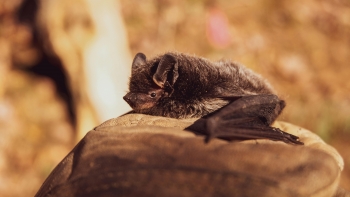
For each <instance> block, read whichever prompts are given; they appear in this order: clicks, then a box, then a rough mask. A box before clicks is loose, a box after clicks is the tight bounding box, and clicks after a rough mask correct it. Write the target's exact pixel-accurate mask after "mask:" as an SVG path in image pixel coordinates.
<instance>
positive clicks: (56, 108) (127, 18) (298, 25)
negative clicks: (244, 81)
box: [0, 0, 350, 197]
mask: <svg viewBox="0 0 350 197" xmlns="http://www.w3.org/2000/svg"><path fill="white" fill-rule="evenodd" d="M349 46H350V1H348V0H333V1H330V0H294V1H287V0H261V1H255V0H236V1H226V0H216V1H214V0H206V1H200V0H144V1H139V0H120V1H117V0H102V1H94V0H75V1H70V0H11V1H10V0H0V196H4V197H10V196H14V197H15V196H16V197H17V196H33V195H34V194H35V193H36V191H37V190H38V189H39V187H40V186H41V184H42V183H43V181H44V180H45V178H46V177H47V176H48V174H49V173H50V172H51V170H52V169H53V168H54V167H55V166H56V165H57V164H58V163H59V162H60V161H61V160H62V159H63V157H64V156H65V155H66V154H67V153H68V152H69V151H70V150H71V149H72V148H73V147H74V145H75V144H76V143H77V142H78V141H79V140H80V139H81V137H82V136H84V135H85V133H86V132H87V131H89V130H91V129H93V128H94V127H95V126H97V125H98V124H100V123H102V122H103V121H105V120H107V119H110V118H113V117H117V116H119V115H121V114H123V113H125V112H127V111H128V110H129V109H130V108H129V107H128V106H127V104H126V103H125V102H124V101H123V100H122V96H123V95H124V94H125V93H126V91H127V82H128V77H129V75H130V69H131V68H130V67H131V62H132V58H133V56H134V54H136V53H137V52H143V53H145V54H146V55H147V56H148V57H149V58H151V57H154V56H155V55H158V54H161V53H164V52H167V51H173V50H176V51H181V52H186V53H190V54H196V55H198V56H203V57H206V58H208V59H211V60H219V59H222V58H223V59H230V60H232V61H237V62H240V63H242V64H244V65H246V66H247V67H249V68H251V69H253V70H254V71H256V72H258V73H260V74H261V75H263V76H264V77H266V78H267V79H268V80H269V81H270V82H271V84H272V85H273V86H274V87H275V89H276V90H277V92H278V94H279V95H280V96H281V97H282V98H283V99H285V100H286V102H287V107H286V108H285V110H284V112H283V114H282V115H281V116H280V118H279V120H282V121H287V122H290V123H293V124H296V125H299V126H301V127H304V128H306V129H309V130H311V131H313V132H315V133H316V134H318V135H319V136H321V137H322V139H323V140H324V141H326V142H327V143H329V144H331V145H332V146H334V147H335V148H336V149H337V150H338V151H339V152H340V154H341V155H342V156H343V158H344V160H345V168H344V171H343V174H342V177H341V183H340V184H341V186H342V187H343V188H345V189H347V190H350V151H349V150H350V145H349V141H350V80H349V77H350V65H349V64H350V63H349V57H350V47H349Z"/></svg>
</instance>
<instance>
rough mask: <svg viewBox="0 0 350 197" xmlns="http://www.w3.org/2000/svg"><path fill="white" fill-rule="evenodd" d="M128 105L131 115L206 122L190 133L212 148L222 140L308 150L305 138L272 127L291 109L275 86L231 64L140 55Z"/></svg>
mask: <svg viewBox="0 0 350 197" xmlns="http://www.w3.org/2000/svg"><path fill="white" fill-rule="evenodd" d="M123 99H124V100H125V101H126V102H127V103H128V104H129V105H130V107H131V108H132V109H133V111H132V112H131V113H142V114H148V115H154V116H164V117H170V118H179V119H182V118H200V119H198V120H197V121H196V122H194V124H193V125H191V126H189V127H188V128H187V129H189V130H192V131H195V132H198V133H201V134H204V135H206V136H207V138H206V141H207V142H209V140H210V139H212V138H214V137H216V138H222V139H226V140H234V139H242V140H244V139H271V140H276V141H283V142H285V143H289V144H303V143H302V142H301V141H300V140H299V137H297V136H294V135H292V134H289V133H286V132H284V131H282V130H280V129H278V128H274V127H271V126H270V125H271V124H272V123H273V122H274V121H275V119H276V118H277V117H278V115H279V114H280V113H281V112H282V110H283V108H284V107H285V105H286V104H285V102H284V101H283V100H281V99H279V98H278V97H277V96H276V95H275V94H274V90H273V88H272V87H271V85H270V84H269V83H268V82H267V81H266V80H265V79H264V78H262V77H261V76H260V75H258V74H256V73H254V72H253V71H252V70H250V69H248V68H246V67H245V66H243V65H240V64H238V63H234V62H231V61H227V60H220V61H216V62H212V61H209V60H207V59H205V58H202V57H197V56H194V55H189V54H184V53H179V52H168V53H165V54H162V55H159V56H157V57H154V58H152V59H149V60H147V58H146V56H145V55H144V54H143V53H138V54H136V56H135V58H134V60H133V62H132V72H131V77H130V82H129V92H128V93H127V94H126V95H125V96H124V97H123Z"/></svg>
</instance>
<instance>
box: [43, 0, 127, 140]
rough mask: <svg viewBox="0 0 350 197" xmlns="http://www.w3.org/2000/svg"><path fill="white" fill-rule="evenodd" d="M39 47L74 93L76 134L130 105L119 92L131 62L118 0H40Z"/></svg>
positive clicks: (124, 84)
mask: <svg viewBox="0 0 350 197" xmlns="http://www.w3.org/2000/svg"><path fill="white" fill-rule="evenodd" d="M37 16H38V17H37V23H38V27H39V34H40V36H42V38H43V39H44V47H45V49H47V50H50V51H52V52H53V53H54V54H55V55H56V56H57V57H58V58H59V59H60V60H61V62H62V64H63V67H64V69H65V70H66V73H67V75H68V80H69V86H70V88H71V91H72V93H73V100H74V106H75V113H76V117H77V132H78V136H77V137H78V138H77V139H80V138H81V137H83V136H84V135H85V133H86V132H87V131H89V130H91V129H92V128H94V127H95V126H96V125H97V124H99V123H100V122H101V121H104V120H106V119H110V118H113V117H116V116H118V115H121V114H123V113H125V112H127V111H128V110H129V107H128V106H127V104H126V103H125V102H124V101H123V100H122V97H123V95H124V93H125V91H126V90H127V81H128V76H129V72H130V68H129V65H131V58H130V52H129V49H128V44H127V36H126V30H125V27H124V24H123V22H122V16H121V13H120V7H119V2H118V1H117V0H103V1H93V0H75V1H70V0H41V1H40V10H39V13H38V15H37Z"/></svg>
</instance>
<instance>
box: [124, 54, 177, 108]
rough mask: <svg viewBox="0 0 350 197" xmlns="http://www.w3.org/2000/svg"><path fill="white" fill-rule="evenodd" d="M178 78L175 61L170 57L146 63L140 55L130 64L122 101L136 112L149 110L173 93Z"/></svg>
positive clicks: (143, 56) (164, 56)
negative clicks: (128, 77) (126, 88)
mask: <svg viewBox="0 0 350 197" xmlns="http://www.w3.org/2000/svg"><path fill="white" fill-rule="evenodd" d="M177 77H178V74H177V61H176V58H175V57H174V56H172V55H163V56H161V57H159V58H155V59H153V60H150V61H147V60H146V56H145V55H144V54H142V53H138V54H136V56H135V58H134V61H133V63H132V74H131V78H130V83H129V92H128V93H127V94H126V95H125V96H124V97H123V99H124V100H125V101H126V102H127V103H128V104H129V105H130V107H131V108H133V109H134V110H136V111H141V110H145V109H149V108H152V107H154V106H155V105H157V103H158V102H159V101H160V100H161V99H162V98H165V97H170V96H171V94H172V93H173V91H174V89H173V85H174V83H175V81H176V79H177Z"/></svg>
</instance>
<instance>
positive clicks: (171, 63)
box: [153, 54, 179, 88]
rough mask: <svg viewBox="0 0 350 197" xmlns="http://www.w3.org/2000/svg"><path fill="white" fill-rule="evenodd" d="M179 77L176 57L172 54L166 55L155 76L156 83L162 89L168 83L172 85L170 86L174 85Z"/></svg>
mask: <svg viewBox="0 0 350 197" xmlns="http://www.w3.org/2000/svg"><path fill="white" fill-rule="evenodd" d="M178 76H179V73H178V64H177V59H176V57H174V56H173V55H171V54H165V55H164V56H163V57H162V58H161V60H160V62H159V64H158V68H157V71H156V72H155V73H154V75H153V81H154V83H156V84H157V85H158V86H160V87H161V88H163V87H164V85H165V84H166V82H168V83H170V85H174V83H175V82H176V80H177V78H178Z"/></svg>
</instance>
